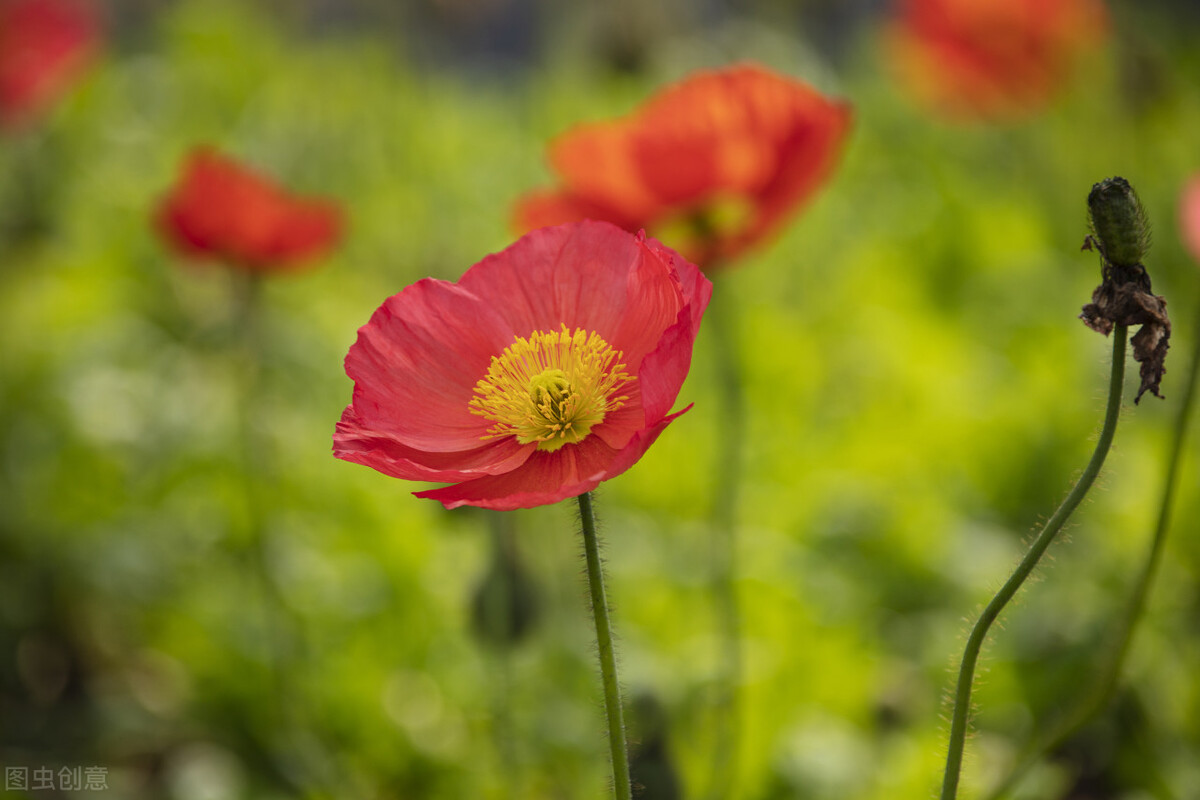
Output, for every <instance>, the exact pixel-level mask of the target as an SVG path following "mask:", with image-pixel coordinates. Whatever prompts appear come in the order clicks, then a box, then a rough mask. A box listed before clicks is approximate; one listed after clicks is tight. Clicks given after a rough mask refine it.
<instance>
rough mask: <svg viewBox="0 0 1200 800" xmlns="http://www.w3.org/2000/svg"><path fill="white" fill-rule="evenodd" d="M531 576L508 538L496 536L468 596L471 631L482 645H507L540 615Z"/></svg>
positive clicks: (531, 626) (532, 625)
mask: <svg viewBox="0 0 1200 800" xmlns="http://www.w3.org/2000/svg"><path fill="white" fill-rule="evenodd" d="M537 595H538V593H537V590H536V588H535V586H534V582H533V577H532V576H531V575H530V574H529V573H528V571H527V570H526V569H525V567H524V565H523V564H522V563H521V559H520V557H519V556H518V555H517V550H516V545H515V543H514V542H513V541H512V540H511V538H510V537H507V536H506V537H497V541H496V546H495V547H494V548H493V550H492V561H491V564H490V565H489V566H488V570H487V572H485V573H484V575H483V577H482V578H481V579H480V581H479V585H478V586H476V587H475V595H474V597H473V598H472V599H471V630H472V631H473V632H474V634H475V635H476V636H477V637H478V638H479V640H480V641H482V642H483V643H485V644H489V645H494V646H496V647H502V648H503V647H511V646H513V645H516V644H518V643H519V642H520V641H521V640H522V639H524V638H525V636H526V635H527V634H528V633H529V632H530V631H531V630H532V629H533V628H534V627H535V625H536V624H537V622H538V618H539V617H540V616H541V614H540V608H539V607H538V596H537Z"/></svg>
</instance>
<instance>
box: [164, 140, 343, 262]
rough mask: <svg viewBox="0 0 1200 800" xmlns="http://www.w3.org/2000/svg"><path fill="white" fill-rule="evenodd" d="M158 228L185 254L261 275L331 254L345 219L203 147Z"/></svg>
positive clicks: (194, 155)
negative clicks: (213, 260) (342, 219)
mask: <svg viewBox="0 0 1200 800" xmlns="http://www.w3.org/2000/svg"><path fill="white" fill-rule="evenodd" d="M155 223H156V225H157V227H158V229H159V231H160V233H161V234H162V235H163V237H164V238H165V239H166V240H167V242H168V243H169V244H170V245H171V246H172V247H174V248H175V250H177V251H178V252H179V253H181V254H183V255H185V256H190V257H196V258H212V259H217V260H220V261H224V262H226V263H228V264H230V265H232V266H236V267H240V268H243V269H247V270H250V271H254V272H282V271H288V270H292V269H294V268H295V267H296V265H297V264H299V263H300V262H303V261H306V260H308V259H311V258H315V257H317V256H319V255H322V254H324V253H325V252H327V251H328V250H329V249H330V248H331V247H332V246H333V245H334V244H335V242H336V241H337V239H338V238H339V236H340V234H341V227H342V225H341V214H340V213H339V211H338V208H337V206H336V205H335V204H334V203H332V202H330V201H327V200H320V199H306V198H299V197H295V196H293V195H290V194H288V193H287V192H286V191H285V190H284V189H283V188H282V187H280V186H278V185H276V184H275V183H273V182H272V181H270V180H269V179H267V178H266V177H263V176H262V175H259V174H257V173H256V172H254V171H252V170H250V169H248V168H247V167H244V166H242V165H241V164H239V163H238V162H236V161H234V160H232V159H230V158H227V157H225V156H223V155H221V154H219V153H217V152H216V151H214V150H212V149H210V148H207V147H202V148H199V149H197V150H195V151H193V152H192V154H191V155H190V156H189V158H188V159H187V162H186V164H185V166H184V169H183V174H182V175H181V176H180V179H179V181H178V182H177V183H176V185H175V186H174V188H173V189H172V190H171V191H170V193H169V194H168V195H167V196H166V197H165V198H164V199H163V200H162V201H161V203H160V205H159V207H158V209H157V212H156V214H155Z"/></svg>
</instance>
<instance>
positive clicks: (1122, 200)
mask: <svg viewBox="0 0 1200 800" xmlns="http://www.w3.org/2000/svg"><path fill="white" fill-rule="evenodd" d="M1088 219H1089V221H1090V222H1091V225H1092V233H1093V234H1095V236H1096V239H1097V241H1098V244H1099V245H1100V252H1101V253H1103V254H1104V258H1105V259H1107V260H1108V262H1109V263H1110V264H1114V265H1117V266H1126V267H1128V266H1133V265H1135V264H1141V263H1142V259H1143V258H1144V257H1145V255H1146V251H1147V250H1149V249H1150V223H1149V222H1148V221H1147V219H1146V212H1145V211H1144V210H1143V209H1142V202H1141V201H1140V200H1138V196H1137V192H1135V191H1133V187H1132V186H1130V185H1129V181H1127V180H1125V179H1124V178H1106V179H1105V180H1102V181H1100V182H1099V183H1097V184H1095V185H1094V186H1092V191H1091V192H1090V193H1089V194H1088Z"/></svg>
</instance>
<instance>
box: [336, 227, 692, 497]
mask: <svg viewBox="0 0 1200 800" xmlns="http://www.w3.org/2000/svg"><path fill="white" fill-rule="evenodd" d="M711 293H712V284H710V283H709V282H708V281H707V280H706V279H705V278H704V276H703V275H701V274H700V271H699V270H698V269H697V268H696V267H695V266H693V265H692V264H690V263H689V262H687V261H685V260H684V259H683V258H681V257H680V256H679V255H678V254H676V253H674V252H673V251H671V250H669V249H667V248H666V247H663V246H662V245H661V244H659V243H658V242H656V241H654V240H652V239H646V238H645V236H644V235H640V234H639V235H638V236H636V237H635V236H633V235H630V234H628V233H626V232H624V231H622V230H620V229H619V228H616V227H614V226H612V225H610V224H607V223H604V222H592V221H587V222H580V223H573V224H568V225H562V226H558V227H552V228H544V229H541V230H537V231H534V232H533V233H530V234H528V235H526V236H525V237H523V238H521V239H520V240H518V241H517V242H516V243H515V244H513V245H512V246H511V247H509V248H508V249H507V250H504V251H503V252H501V253H497V254H495V255H492V256H489V257H487V258H485V259H484V260H483V261H481V262H479V263H478V264H476V265H475V266H474V267H472V268H471V269H469V270H468V271H467V272H466V274H464V275H463V277H462V278H461V279H460V280H459V281H458V283H449V282H447V281H440V280H434V279H432V278H426V279H425V280H422V281H419V282H417V283H415V284H413V285H412V286H409V287H408V288H406V289H405V290H404V291H402V292H400V293H399V294H397V295H395V296H393V297H390V298H388V300H387V301H386V302H384V304H383V305H382V306H380V307H379V309H378V310H377V311H376V312H375V313H374V315H373V316H372V317H371V320H370V321H369V322H368V323H367V324H366V325H364V326H363V327H362V328H360V329H359V331H358V340H357V341H356V342H355V344H354V346H353V347H351V348H350V352H349V354H348V355H347V356H346V374H347V375H349V376H350V377H351V378H352V379H353V380H354V399H353V402H352V403H351V404H350V405H349V406H348V407H347V408H346V410H345V412H344V413H343V414H342V419H341V421H340V422H339V423H338V424H337V430H336V432H335V433H334V435H333V452H334V455H336V456H337V457H338V458H342V459H345V460H347V461H353V462H356V463H359V464H365V465H366V466H369V467H373V468H374V469H377V470H379V471H380V472H382V473H384V474H386V475H391V476H393V477H396V478H404V479H406V480H418V481H453V482H455V483H454V485H451V486H446V487H443V488H440V489H433V490H430V491H423V492H417V493H416V495H417V497H428V498H432V499H434V500H438V501H440V502H441V503H442V504H443V505H445V506H446V507H447V508H456V507H458V506H462V505H472V506H480V507H483V508H494V509H502V510H507V509H514V508H529V507H532V506H537V505H543V504H545V503H554V502H557V501H559V500H562V499H564V498H567V497H574V496H576V495H580V494H583V493H584V492H588V491H591V490H592V489H594V488H595V487H596V486H597V485H598V484H599V483H600V482H601V481H604V480H607V479H609V478H612V477H615V476H617V475H619V474H621V473H622V472H624V471H625V470H627V469H629V467H631V466H633V464H634V463H635V462H636V461H637V460H638V459H639V458H641V456H642V453H644V452H645V451H646V449H647V448H648V447H649V446H650V445H651V444H652V443H653V442H654V440H655V439H656V438H657V437H658V435H659V434H660V433H661V432H662V430H663V429H664V428H665V427H666V426H667V425H668V424H669V423H670V422H671V421H672V420H673V419H675V418H676V417H677V416H679V415H680V414H682V413H683V411H686V410H687V409H686V408H685V409H683V410H682V411H677V412H675V413H674V414H671V413H669V411H670V408H671V405H672V404H673V403H674V402H675V398H676V395H678V393H679V387H680V386H681V385H682V383H683V379H684V377H685V376H686V375H687V371H688V366H689V364H690V363H691V357H692V342H693V341H694V340H695V337H696V331H697V330H698V329H699V327H700V317H701V315H702V314H703V313H704V309H705V307H706V306H707V305H708V299H709V296H710V294H711ZM689 408H690V406H689Z"/></svg>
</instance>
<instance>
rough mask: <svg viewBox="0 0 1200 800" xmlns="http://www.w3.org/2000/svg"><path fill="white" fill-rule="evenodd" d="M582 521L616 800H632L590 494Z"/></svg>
mask: <svg viewBox="0 0 1200 800" xmlns="http://www.w3.org/2000/svg"><path fill="white" fill-rule="evenodd" d="M579 520H580V527H581V528H582V532H583V553H584V557H585V559H586V561H587V576H588V588H589V589H590V591H591V600H592V617H593V618H594V619H595V622H596V649H597V650H598V651H599V655H600V680H601V682H602V683H603V684H604V710H605V712H606V714H607V716H608V746H609V754H610V756H611V757H612V772H613V797H615V798H617V800H632V798H633V786H632V784H631V783H630V780H629V746H628V745H627V744H626V742H625V715H624V712H623V711H622V709H621V687H620V684H619V683H618V681H617V657H616V650H615V648H614V646H613V635H612V627H611V625H610V624H609V621H608V598H607V597H606V596H605V593H604V566H603V564H601V562H600V541H599V538H598V537H597V536H596V516H595V513H594V512H593V511H592V496H591V494H590V493H587V492H585V493H583V494H581V495H579Z"/></svg>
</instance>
